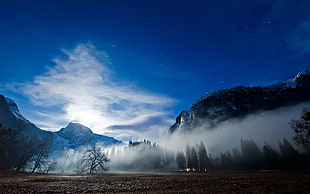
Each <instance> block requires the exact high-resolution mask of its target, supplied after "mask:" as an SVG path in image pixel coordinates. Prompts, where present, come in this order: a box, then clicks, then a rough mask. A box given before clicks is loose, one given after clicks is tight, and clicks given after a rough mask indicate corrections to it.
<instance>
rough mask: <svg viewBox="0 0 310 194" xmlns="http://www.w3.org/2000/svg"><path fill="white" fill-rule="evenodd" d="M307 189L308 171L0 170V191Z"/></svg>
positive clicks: (137, 191)
mask: <svg viewBox="0 0 310 194" xmlns="http://www.w3.org/2000/svg"><path fill="white" fill-rule="evenodd" d="M133 192H134V193H310V172H301V171H299V172H209V173H201V174H200V173H197V174H194V173H172V174H167V173H163V174H112V173H108V174H103V175H100V176H70V175H69V176H63V175H12V174H0V193H133Z"/></svg>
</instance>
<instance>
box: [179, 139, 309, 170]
mask: <svg viewBox="0 0 310 194" xmlns="http://www.w3.org/2000/svg"><path fill="white" fill-rule="evenodd" d="M240 144H241V150H238V149H232V150H227V151H226V152H222V153H220V155H219V156H217V157H212V156H211V155H209V156H208V155H207V153H206V149H205V147H204V145H203V143H202V142H201V143H200V145H196V146H192V147H190V146H189V145H187V146H186V150H185V151H178V152H177V154H176V163H177V165H178V168H179V169H181V170H183V169H184V170H187V171H207V170H264V169H265V170H290V169H309V168H310V167H309V162H310V153H309V152H307V150H308V149H304V152H298V151H297V150H296V149H295V148H294V147H293V146H292V145H291V144H290V143H289V141H288V140H286V139H283V141H282V142H279V149H278V150H279V151H277V150H276V149H274V148H272V147H271V146H270V145H268V144H265V145H264V146H263V147H262V150H260V149H259V147H258V146H257V144H256V143H255V142H254V141H253V140H247V139H241V140H240Z"/></svg>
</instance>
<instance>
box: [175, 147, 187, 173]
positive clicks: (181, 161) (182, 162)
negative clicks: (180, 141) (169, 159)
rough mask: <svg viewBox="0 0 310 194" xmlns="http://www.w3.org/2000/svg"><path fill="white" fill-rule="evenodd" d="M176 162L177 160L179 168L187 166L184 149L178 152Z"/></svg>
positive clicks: (182, 168)
mask: <svg viewBox="0 0 310 194" xmlns="http://www.w3.org/2000/svg"><path fill="white" fill-rule="evenodd" d="M176 162H177V165H178V168H179V169H181V170H184V169H185V168H186V160H185V155H184V153H183V151H178V152H177V155H176Z"/></svg>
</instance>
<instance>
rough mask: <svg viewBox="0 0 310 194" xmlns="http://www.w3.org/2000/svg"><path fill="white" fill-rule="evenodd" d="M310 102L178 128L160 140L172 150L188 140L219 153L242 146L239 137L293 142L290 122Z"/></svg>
mask: <svg viewBox="0 0 310 194" xmlns="http://www.w3.org/2000/svg"><path fill="white" fill-rule="evenodd" d="M309 106H310V102H305V103H301V104H298V105H294V106H286V107H282V108H278V109H275V110H269V111H260V112H257V113H255V114H250V115H248V116H246V117H244V118H241V119H240V118H239V119H230V120H227V121H224V122H222V123H220V124H218V125H217V126H216V127H215V128H207V127H204V126H202V127H199V128H196V129H194V130H192V131H190V132H186V133H178V132H175V133H173V134H172V135H170V136H169V137H167V138H163V139H162V140H161V141H160V142H159V144H160V145H161V146H163V147H166V148H168V149H170V150H173V151H178V150H185V147H186V144H189V145H195V144H198V143H199V142H200V141H202V142H203V143H204V145H205V146H206V148H207V151H208V153H212V154H219V153H220V152H223V151H226V150H230V149H233V148H238V149H240V139H241V138H243V139H251V140H254V141H255V142H256V143H257V144H258V146H259V147H262V146H263V145H264V144H265V143H268V144H269V145H271V146H273V147H278V146H277V145H278V142H279V141H282V140H283V139H284V138H286V139H287V140H289V141H290V142H291V140H292V137H293V135H294V131H293V130H292V129H291V128H290V126H289V125H288V123H289V121H290V120H291V119H298V118H300V116H301V112H302V110H303V109H304V108H305V107H309Z"/></svg>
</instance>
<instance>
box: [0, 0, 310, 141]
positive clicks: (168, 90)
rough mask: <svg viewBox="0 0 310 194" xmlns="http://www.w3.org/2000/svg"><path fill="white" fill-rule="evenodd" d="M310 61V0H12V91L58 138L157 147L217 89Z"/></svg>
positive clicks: (4, 20) (6, 28) (2, 45)
mask: <svg viewBox="0 0 310 194" xmlns="http://www.w3.org/2000/svg"><path fill="white" fill-rule="evenodd" d="M309 61H310V1H308V0H287V1H285V0H251V1H249V0H235V1H233V0H221V1H219V0H201V1H200V0H195V1H189V0H188V1H183V0H178V1H177V0H165V1H164V0H156V1H155V0H141V1H138V0H131V1H126V0H121V1H120V0H99V1H95V0H87V1H86V0H61V1H60V0H50V1H49V0H38V1H33V0H32V1H31V0H20V1H16V0H0V65H1V76H0V86H1V87H0V93H1V94H3V95H5V96H7V97H10V98H12V99H13V100H15V101H16V102H17V104H18V105H19V108H20V111H21V112H22V114H23V115H24V116H25V117H26V118H28V119H29V120H30V121H32V122H34V123H35V124H36V125H37V126H38V127H40V128H42V129H46V130H52V131H56V130H59V129H60V128H61V127H64V126H66V125H67V123H68V122H71V121H73V122H80V123H82V124H84V125H86V126H88V127H91V128H92V129H93V130H94V131H95V132H96V133H100V134H105V135H110V136H113V137H116V138H119V139H121V140H128V139H143V138H148V139H152V138H153V139H156V138H158V137H160V136H162V135H166V134H167V133H168V128H169V126H170V125H172V124H173V122H174V119H175V117H176V116H177V115H178V113H179V112H180V111H182V110H187V109H189V108H190V106H191V104H192V103H193V102H194V101H195V100H196V99H198V98H199V97H200V96H202V95H203V94H205V93H206V92H208V91H212V90H215V89H221V88H230V87H234V86H237V85H245V86H256V85H268V84H271V83H274V82H277V81H281V80H286V79H290V78H293V77H294V76H295V75H296V74H297V73H298V72H299V71H302V70H304V69H309V67H310V63H309Z"/></svg>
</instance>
